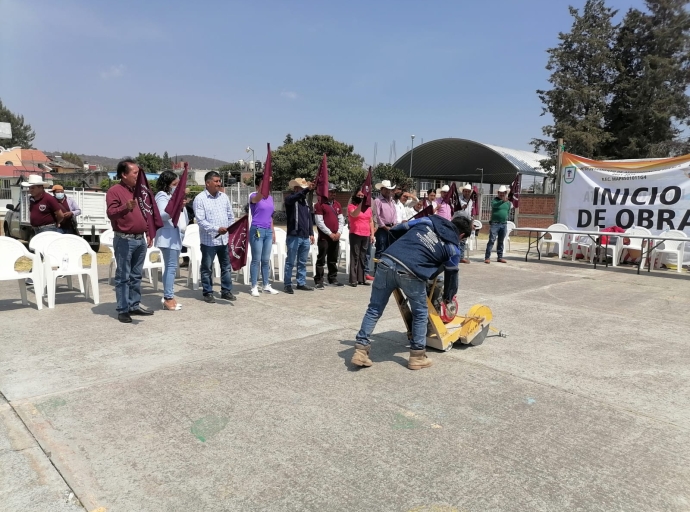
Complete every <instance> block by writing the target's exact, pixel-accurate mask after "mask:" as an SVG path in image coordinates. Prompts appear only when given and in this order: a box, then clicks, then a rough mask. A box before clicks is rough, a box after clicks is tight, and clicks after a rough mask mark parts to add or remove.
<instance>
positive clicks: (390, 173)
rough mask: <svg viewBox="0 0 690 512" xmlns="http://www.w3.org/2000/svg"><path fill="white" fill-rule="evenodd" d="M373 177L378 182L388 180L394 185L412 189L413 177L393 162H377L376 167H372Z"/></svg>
mask: <svg viewBox="0 0 690 512" xmlns="http://www.w3.org/2000/svg"><path fill="white" fill-rule="evenodd" d="M372 178H373V179H374V181H375V182H376V183H381V181H383V180H388V181H390V182H391V183H392V184H393V185H397V186H399V187H401V188H403V189H405V190H410V189H411V188H412V178H410V177H409V176H408V175H407V173H406V172H405V171H403V170H402V169H398V168H396V167H393V166H392V165H391V164H384V163H379V164H376V167H374V168H373V169H372Z"/></svg>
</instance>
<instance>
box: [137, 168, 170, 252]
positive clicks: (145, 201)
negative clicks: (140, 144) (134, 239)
mask: <svg viewBox="0 0 690 512" xmlns="http://www.w3.org/2000/svg"><path fill="white" fill-rule="evenodd" d="M134 199H136V200H137V203H138V204H139V209H140V210H141V213H142V215H143V216H144V219H145V220H146V234H147V235H148V237H149V240H153V239H154V238H156V231H157V230H158V228H162V227H163V219H161V214H160V212H159V211H158V206H156V201H155V200H154V197H153V193H152V192H151V189H150V188H149V181H148V180H147V179H146V172H145V171H144V169H142V168H141V167H140V168H139V175H138V176H137V184H136V185H134Z"/></svg>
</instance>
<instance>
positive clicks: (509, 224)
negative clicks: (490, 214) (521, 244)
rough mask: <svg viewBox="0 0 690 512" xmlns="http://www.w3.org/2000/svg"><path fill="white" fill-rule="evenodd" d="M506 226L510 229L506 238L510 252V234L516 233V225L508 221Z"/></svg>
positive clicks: (507, 230) (505, 241)
mask: <svg viewBox="0 0 690 512" xmlns="http://www.w3.org/2000/svg"><path fill="white" fill-rule="evenodd" d="M506 224H507V225H508V227H507V229H506V237H505V240H504V243H506V244H508V252H510V234H511V233H512V232H513V231H515V223H514V222H512V221H508V222H506Z"/></svg>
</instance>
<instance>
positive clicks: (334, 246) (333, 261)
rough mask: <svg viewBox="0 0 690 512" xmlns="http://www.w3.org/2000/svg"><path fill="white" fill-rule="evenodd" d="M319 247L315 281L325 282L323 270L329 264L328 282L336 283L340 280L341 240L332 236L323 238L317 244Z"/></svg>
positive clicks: (317, 282)
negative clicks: (339, 255) (339, 257)
mask: <svg viewBox="0 0 690 512" xmlns="http://www.w3.org/2000/svg"><path fill="white" fill-rule="evenodd" d="M317 247H318V248H319V253H318V256H317V257H316V274H315V275H314V282H315V283H316V284H319V283H323V271H324V267H325V266H326V264H328V282H329V283H334V282H335V281H337V280H338V252H339V251H340V241H333V240H331V239H330V238H321V239H319V242H318V244H317Z"/></svg>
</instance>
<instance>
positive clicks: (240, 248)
mask: <svg viewBox="0 0 690 512" xmlns="http://www.w3.org/2000/svg"><path fill="white" fill-rule="evenodd" d="M248 232H249V215H244V216H242V217H240V218H239V220H237V221H235V223H234V224H233V225H232V226H230V227H229V228H228V253H229V254H230V265H231V266H232V269H233V270H239V269H241V268H242V267H244V266H245V265H246V264H247V234H248Z"/></svg>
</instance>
